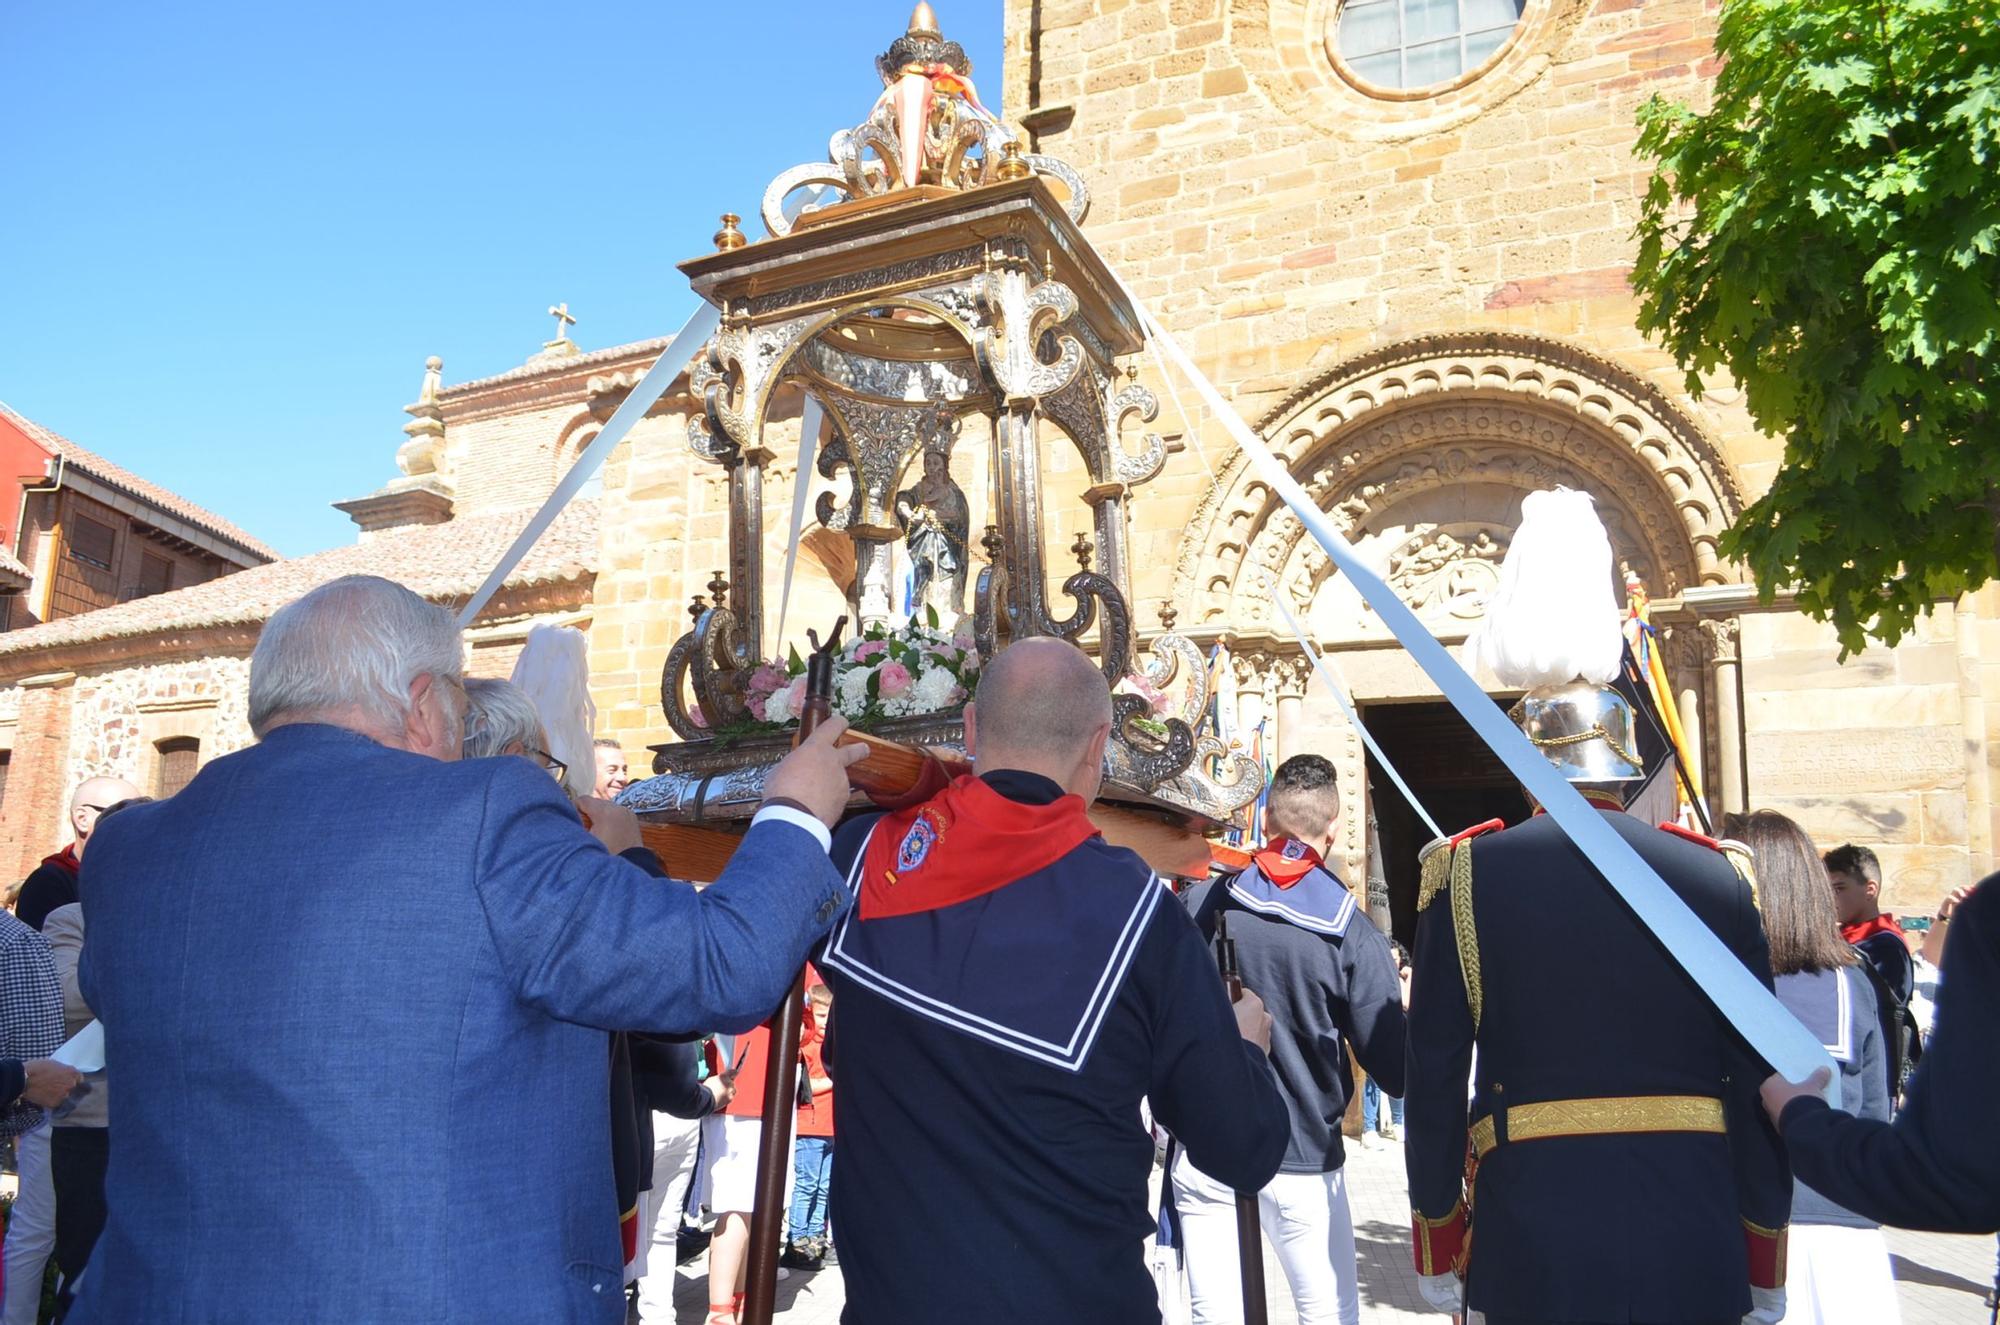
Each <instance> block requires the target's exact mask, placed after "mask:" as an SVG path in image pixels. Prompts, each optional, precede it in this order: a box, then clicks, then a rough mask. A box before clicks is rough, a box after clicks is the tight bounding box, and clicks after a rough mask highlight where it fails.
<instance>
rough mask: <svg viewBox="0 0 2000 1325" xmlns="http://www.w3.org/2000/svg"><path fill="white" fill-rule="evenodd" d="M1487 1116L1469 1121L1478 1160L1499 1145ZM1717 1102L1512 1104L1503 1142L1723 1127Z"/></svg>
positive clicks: (1639, 1098)
mask: <svg viewBox="0 0 2000 1325" xmlns="http://www.w3.org/2000/svg"><path fill="white" fill-rule="evenodd" d="M1496 1130H1497V1129H1496V1128H1495V1127H1494V1124H1493V1119H1492V1118H1490V1117H1489V1118H1481V1119H1480V1120H1479V1121H1478V1122H1476V1123H1474V1124H1473V1125H1472V1145H1473V1149H1474V1151H1475V1153H1477V1154H1478V1156H1479V1157H1480V1158H1481V1159H1484V1158H1485V1157H1486V1154H1487V1152H1488V1151H1490V1150H1492V1149H1493V1148H1494V1147H1495V1146H1496V1145H1498V1144H1499V1138H1498V1136H1497V1135H1496ZM1726 1130H1727V1129H1726V1126H1725V1124H1724V1122H1723V1118H1722V1101H1721V1100H1718V1099H1715V1098H1713V1097H1711V1096H1708V1095H1632V1096H1626V1097H1623V1098H1613V1099H1592V1100H1549V1101H1547V1102H1545V1103H1542V1104H1516V1105H1514V1106H1513V1107H1512V1108H1510V1109H1508V1110H1507V1141H1508V1144H1510V1145H1511V1144H1513V1143H1514V1142H1517V1141H1541V1140H1546V1139H1547V1138H1549V1137H1553V1136H1607V1135H1625V1134H1632V1133H1640V1132H1715V1133H1718V1134H1719V1133H1722V1132H1724V1131H1726Z"/></svg>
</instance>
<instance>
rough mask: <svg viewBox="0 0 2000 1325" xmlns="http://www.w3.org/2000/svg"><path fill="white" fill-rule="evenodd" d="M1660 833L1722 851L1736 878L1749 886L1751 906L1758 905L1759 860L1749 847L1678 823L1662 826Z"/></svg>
mask: <svg viewBox="0 0 2000 1325" xmlns="http://www.w3.org/2000/svg"><path fill="white" fill-rule="evenodd" d="M1660 831H1661V832H1663V833H1672V834H1673V835H1674V836H1675V837H1678V838H1682V839H1685V840H1686V841H1689V842H1694V843H1697V844H1698V845H1701V846H1705V847H1707V848H1708V849H1709V850H1711V851H1720V852H1721V853H1722V854H1723V857H1724V859H1726V860H1728V862H1729V866H1730V868H1731V869H1733V870H1735V871H1736V877H1737V878H1739V879H1741V880H1743V882H1744V883H1746V884H1748V885H1749V887H1750V902H1751V905H1753V906H1754V905H1756V902H1757V858H1756V857H1755V856H1754V855H1753V854H1751V851H1750V848H1749V847H1748V846H1746V845H1744V844H1743V843H1741V842H1738V841H1737V840H1736V839H1735V838H1733V837H1709V836H1708V835H1706V834H1705V833H1697V832H1695V831H1694V829H1692V828H1683V827H1681V826H1680V825H1679V824H1676V823H1665V824H1661V825H1660Z"/></svg>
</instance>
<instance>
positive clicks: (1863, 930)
mask: <svg viewBox="0 0 2000 1325" xmlns="http://www.w3.org/2000/svg"><path fill="white" fill-rule="evenodd" d="M1872 934H1894V935H1895V936H1896V937H1897V938H1902V937H1903V927H1902V926H1901V925H1899V924H1897V923H1896V917H1894V916H1893V915H1890V914H1889V913H1888V912H1887V911H1884V912H1882V913H1881V914H1880V915H1878V916H1876V917H1875V918H1874V919H1873V920H1857V921H1855V922H1854V923H1853V924H1851V925H1842V926H1841V927H1840V937H1842V938H1844V939H1846V940H1847V941H1848V942H1849V943H1859V942H1861V940H1863V939H1865V938H1867V937H1869V936H1870V935H1872Z"/></svg>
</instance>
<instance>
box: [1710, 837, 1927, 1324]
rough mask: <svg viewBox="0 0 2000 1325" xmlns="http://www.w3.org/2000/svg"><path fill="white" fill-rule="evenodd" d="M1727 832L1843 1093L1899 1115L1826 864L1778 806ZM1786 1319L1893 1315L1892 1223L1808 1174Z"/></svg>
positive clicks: (1775, 963) (1851, 1101)
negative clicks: (1851, 1204) (1887, 1229)
mask: <svg viewBox="0 0 2000 1325" xmlns="http://www.w3.org/2000/svg"><path fill="white" fill-rule="evenodd" d="M1722 832H1723V835H1724V836H1726V837H1731V838H1734V839H1736V840H1737V841H1739V842H1741V843H1743V844H1744V845H1745V846H1747V847H1749V848H1750V854H1751V858H1752V860H1753V862H1754V864H1755V867H1756V878H1757V884H1756V888H1757V909H1758V910H1759V912H1761V913H1762V915H1763V917H1764V937H1765V939H1766V940H1767V941H1768V942H1769V944H1770V947H1771V973H1772V974H1773V975H1775V976H1776V977H1777V993H1778V1000H1779V1002H1781V1003H1783V1004H1784V1005H1785V1007H1786V1008H1787V1009H1789V1010H1790V1012H1791V1014H1792V1015H1793V1016H1795V1017H1797V1018H1798V1019H1799V1020H1800V1021H1801V1022H1802V1023H1804V1025H1805V1027H1806V1029H1808V1030H1810V1031H1811V1032H1812V1033H1813V1034H1815V1035H1817V1036H1819V1038H1820V1042H1821V1043H1822V1044H1824V1045H1825V1046H1826V1049H1827V1052H1828V1053H1830V1054H1832V1055H1833V1058H1834V1061H1835V1062H1837V1063H1839V1064H1840V1098H1841V1100H1842V1102H1843V1103H1845V1104H1846V1105H1847V1107H1848V1108H1850V1109H1852V1110H1853V1111H1854V1113H1855V1114H1856V1115H1857V1116H1859V1117H1862V1118H1879V1119H1885V1120H1886V1119H1887V1118H1888V1117H1889V1106H1890V1101H1889V1080H1888V1069H1887V1068H1886V1066H1885V1065H1884V1062H1883V1055H1884V1053H1885V1052H1886V1050H1885V1048H1884V1044H1883V1039H1882V1024H1881V1021H1880V1019H1879V1018H1878V1017H1877V1015H1876V1006H1875V989H1874V986H1873V985H1871V984H1869V982H1868V977H1867V975H1866V974H1864V973H1863V971H1862V969H1861V967H1860V965H1859V962H1860V957H1859V955H1858V954H1857V953H1856V952H1855V951H1854V949H1853V948H1852V947H1851V946H1849V945H1848V943H1847V942H1846V941H1845V940H1843V939H1842V938H1841V937H1840V926H1839V922H1838V921H1837V919H1836V918H1835V916H1834V909H1833V891H1832V888H1831V886H1830V885H1829V884H1828V882H1827V877H1826V867H1825V866H1824V865H1823V864H1822V863H1821V861H1820V854H1819V851H1818V849H1817V848H1815V847H1814V846H1813V841H1812V839H1811V838H1810V837H1808V836H1806V832H1805V830H1804V829H1803V828H1800V827H1799V826H1798V825H1797V824H1796V823H1794V822H1792V821H1791V820H1790V819H1787V818H1786V817H1785V816H1784V815H1782V814H1778V813H1776V812H1775V811H1772V810H1758V811H1756V812H1754V813H1752V814H1731V815H1726V816H1724V817H1723V820H1722ZM1787 1259H1788V1263H1789V1274H1788V1275H1787V1277H1786V1283H1785V1308H1786V1312H1785V1320H1786V1321H1787V1322H1802V1323H1803V1325H1843V1323H1844V1322H1850V1321H1851V1322H1856V1323H1857V1325H1859V1323H1860V1322H1867V1325H1895V1323H1896V1322H1897V1321H1900V1320H1901V1319H1902V1315H1901V1312H1900V1311H1899V1310H1898V1308H1897V1306H1896V1283H1895V1277H1894V1275H1893V1274H1892V1272H1891V1270H1890V1268H1889V1244H1888V1242H1887V1241H1886V1240H1885V1239H1884V1238H1883V1236H1882V1228H1881V1226H1880V1225H1879V1224H1876V1223H1875V1222H1873V1221H1872V1220H1869V1219H1866V1218H1863V1217H1862V1216H1860V1215H1857V1214H1855V1213H1854V1212H1853V1211H1852V1210H1848V1209H1845V1208H1844V1207H1842V1206H1839V1205H1835V1204H1834V1203H1833V1202H1832V1201H1830V1200H1828V1199H1827V1198H1826V1197H1824V1196H1821V1195H1820V1194H1819V1193H1818V1192H1816V1191H1814V1190H1813V1189H1812V1188H1810V1187H1808V1186H1806V1185H1805V1184H1804V1183H1803V1182H1795V1184H1794V1187H1793V1191H1792V1226H1791V1247H1790V1252H1789V1255H1788V1258H1787Z"/></svg>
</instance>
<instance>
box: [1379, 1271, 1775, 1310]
mask: <svg viewBox="0 0 2000 1325" xmlns="http://www.w3.org/2000/svg"><path fill="white" fill-rule="evenodd" d="M1417 1290H1418V1291H1419V1292H1421V1293H1422V1294H1423V1295H1424V1301H1426V1302H1428V1303H1430V1304H1431V1305H1432V1306H1433V1307H1436V1308H1437V1309H1438V1310H1439V1311H1442V1312H1446V1313H1448V1314H1450V1315H1454V1316H1455V1315H1457V1314H1458V1313H1459V1311H1460V1310H1461V1309H1462V1308H1463V1304H1464V1299H1465V1286H1464V1285H1463V1284H1462V1283H1460V1282H1459V1278H1458V1276H1457V1275H1455V1274H1420V1275H1418V1276H1417ZM1780 1314H1783V1313H1782V1312H1781V1313H1780Z"/></svg>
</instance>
